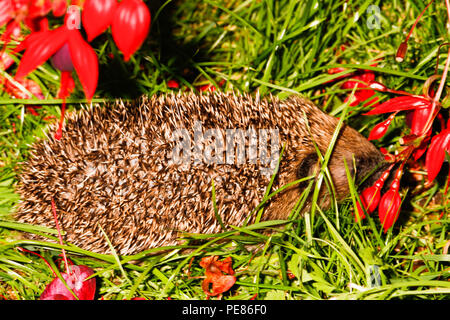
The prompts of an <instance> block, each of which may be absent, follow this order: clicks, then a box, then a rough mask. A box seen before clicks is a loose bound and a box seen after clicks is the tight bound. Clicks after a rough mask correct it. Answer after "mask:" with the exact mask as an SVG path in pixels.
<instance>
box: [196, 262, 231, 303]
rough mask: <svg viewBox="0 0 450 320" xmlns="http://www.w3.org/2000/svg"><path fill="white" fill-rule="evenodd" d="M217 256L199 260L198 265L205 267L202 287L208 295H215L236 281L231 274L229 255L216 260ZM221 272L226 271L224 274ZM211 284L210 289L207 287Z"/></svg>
mask: <svg viewBox="0 0 450 320" xmlns="http://www.w3.org/2000/svg"><path fill="white" fill-rule="evenodd" d="M218 258H219V257H218V256H209V257H204V258H202V260H201V261H200V266H201V267H203V268H205V275H206V278H205V280H203V283H202V289H203V291H204V292H205V293H206V294H207V295H208V296H217V295H219V294H221V293H223V292H225V291H228V290H229V289H230V288H231V287H232V286H233V285H234V283H235V282H236V277H234V276H233V274H234V270H233V269H232V266H231V265H232V261H231V257H227V258H226V259H224V260H223V261H218ZM222 272H225V273H228V274H229V275H224V274H223V273H222ZM210 285H212V290H211V291H210V290H209V289H210V288H209V287H210Z"/></svg>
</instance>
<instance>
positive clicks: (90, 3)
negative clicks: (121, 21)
mask: <svg viewBox="0 0 450 320" xmlns="http://www.w3.org/2000/svg"><path fill="white" fill-rule="evenodd" d="M116 8H117V1H116V0H86V2H85V3H84V7H83V16H82V21H83V26H84V28H85V30H86V33H87V35H88V41H92V39H94V38H95V37H97V36H98V35H99V34H101V33H102V32H104V31H105V30H106V29H108V27H109V25H110V24H111V22H112V20H113V17H114V12H115V10H116Z"/></svg>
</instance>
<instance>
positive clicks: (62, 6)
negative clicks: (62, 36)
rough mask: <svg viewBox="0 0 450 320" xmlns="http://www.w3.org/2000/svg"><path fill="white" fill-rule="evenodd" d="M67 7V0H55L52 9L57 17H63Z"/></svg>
mask: <svg viewBox="0 0 450 320" xmlns="http://www.w3.org/2000/svg"><path fill="white" fill-rule="evenodd" d="M66 8H67V1H66V0H53V3H52V11H53V15H54V16H55V17H61V16H62V15H63V14H64V13H66Z"/></svg>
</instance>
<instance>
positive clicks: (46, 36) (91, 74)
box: [16, 14, 98, 99]
mask: <svg viewBox="0 0 450 320" xmlns="http://www.w3.org/2000/svg"><path fill="white" fill-rule="evenodd" d="M70 19H71V16H70V14H69V15H67V16H66V23H64V25H63V26H61V27H59V28H57V29H54V30H45V31H41V32H34V33H31V34H30V35H29V36H28V37H27V38H26V39H25V40H24V41H23V42H22V43H21V45H19V50H22V49H25V53H24V54H23V56H22V59H21V61H20V65H19V68H18V69H17V73H16V77H17V78H19V79H20V78H22V77H24V76H26V75H27V74H28V73H30V72H31V71H33V70H34V69H36V68H37V67H38V66H40V65H41V64H43V63H44V62H45V61H46V60H48V59H50V57H51V56H53V55H54V54H56V53H57V52H58V51H59V50H60V49H62V48H63V47H64V46H65V45H67V47H68V49H69V50H68V51H69V52H68V54H69V55H70V60H71V62H72V64H73V67H74V69H75V71H76V73H77V75H78V78H79V79H80V82H81V85H82V87H83V90H84V92H85V94H86V97H87V98H88V99H92V97H93V95H94V92H95V89H96V87H97V80H98V61H97V55H96V54H95V51H94V49H92V48H91V46H90V45H89V44H88V43H87V42H86V41H84V40H83V37H82V36H81V34H80V31H79V30H78V29H76V28H72V27H68V23H67V22H68V21H69V20H70ZM69 26H70V24H69ZM62 50H64V49H62ZM62 71H68V70H62Z"/></svg>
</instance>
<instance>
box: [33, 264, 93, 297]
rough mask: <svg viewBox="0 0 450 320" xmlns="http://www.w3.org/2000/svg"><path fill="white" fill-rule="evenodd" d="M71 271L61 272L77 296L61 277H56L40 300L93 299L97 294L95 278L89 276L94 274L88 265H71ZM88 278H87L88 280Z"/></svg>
mask: <svg viewBox="0 0 450 320" xmlns="http://www.w3.org/2000/svg"><path fill="white" fill-rule="evenodd" d="M69 269H70V273H61V276H62V277H63V279H64V281H65V282H66V284H67V286H68V287H69V288H70V290H72V291H73V293H74V294H75V296H76V297H75V296H74V295H73V294H72V293H71V292H70V291H69V290H68V289H67V287H66V286H65V285H64V283H63V282H62V281H61V279H60V278H58V277H55V279H53V281H52V282H51V283H50V284H49V285H47V287H46V288H45V290H44V291H43V292H42V294H41V296H40V300H76V299H78V300H93V299H94V295H95V287H96V283H95V279H94V278H90V279H87V278H88V277H89V276H91V275H93V274H94V271H92V269H91V268H89V267H87V266H76V265H71V266H70V268H69ZM86 279H87V280H86Z"/></svg>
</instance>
